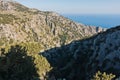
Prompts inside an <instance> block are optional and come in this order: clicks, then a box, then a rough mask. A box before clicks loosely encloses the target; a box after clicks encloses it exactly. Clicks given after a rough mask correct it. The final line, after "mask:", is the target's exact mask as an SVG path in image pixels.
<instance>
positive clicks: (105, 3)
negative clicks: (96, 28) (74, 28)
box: [16, 0, 120, 14]
mask: <svg viewBox="0 0 120 80" xmlns="http://www.w3.org/2000/svg"><path fill="white" fill-rule="evenodd" d="M16 1H17V2H20V3H22V4H24V5H26V6H28V7H30V8H37V9H39V10H42V11H55V12H58V13H61V14H120V0H16Z"/></svg>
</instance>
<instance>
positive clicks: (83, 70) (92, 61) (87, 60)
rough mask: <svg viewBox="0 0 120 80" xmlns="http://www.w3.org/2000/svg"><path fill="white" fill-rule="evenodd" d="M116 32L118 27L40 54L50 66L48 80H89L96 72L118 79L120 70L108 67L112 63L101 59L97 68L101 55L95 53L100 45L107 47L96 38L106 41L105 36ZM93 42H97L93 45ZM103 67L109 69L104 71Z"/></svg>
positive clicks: (119, 28) (105, 50) (119, 27)
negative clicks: (100, 63)
mask: <svg viewBox="0 0 120 80" xmlns="http://www.w3.org/2000/svg"><path fill="white" fill-rule="evenodd" d="M118 30H120V26H118V27H115V28H112V29H108V30H107V31H106V32H102V33H99V34H97V35H94V36H92V37H90V38H86V39H83V40H78V41H73V42H72V43H70V44H68V45H63V46H61V47H55V48H52V49H49V50H46V51H44V52H42V53H40V55H42V56H43V57H45V58H46V59H47V61H48V62H49V64H50V65H51V66H52V70H51V71H50V72H49V73H48V75H49V77H48V80H57V79H62V80H63V79H66V80H90V79H92V78H93V76H94V75H95V74H96V73H97V72H98V71H101V72H102V73H103V72H106V73H107V74H110V73H113V74H114V75H116V77H118V76H119V73H120V70H119V69H116V68H114V67H113V66H112V65H109V62H110V63H111V64H112V61H110V60H107V61H108V62H106V61H104V58H101V60H103V61H104V62H103V64H102V65H101V66H98V64H99V61H98V60H97V57H101V56H102V54H101V55H98V53H97V52H99V50H98V51H96V49H99V48H100V47H101V44H103V43H104V44H105V45H107V44H106V43H105V42H104V41H103V42H100V40H102V39H100V40H98V39H97V38H98V37H101V38H103V40H106V37H104V36H105V35H107V34H111V33H113V32H116V31H118ZM94 40H98V41H96V43H94V42H95V41H94ZM103 48H104V47H103ZM94 52H96V54H94ZM104 52H107V49H104ZM116 57H117V56H116ZM117 61H118V60H117ZM117 64H119V63H117ZM105 67H110V68H109V69H105ZM51 78H52V79H51Z"/></svg>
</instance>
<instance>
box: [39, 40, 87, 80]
mask: <svg viewBox="0 0 120 80" xmlns="http://www.w3.org/2000/svg"><path fill="white" fill-rule="evenodd" d="M81 41H82V40H81ZM83 41H84V40H83ZM80 44H81V43H80V41H73V42H72V43H71V44H68V45H63V46H61V47H55V48H52V49H49V50H46V51H44V52H42V53H40V55H42V56H44V57H45V58H46V59H47V61H48V62H49V64H50V65H51V66H52V70H51V71H49V73H48V75H49V77H48V79H47V80H58V79H61V80H85V70H84V66H85V62H87V60H88V59H87V56H86V55H81V59H80V60H78V59H75V57H74V53H75V51H76V50H77V49H78V47H79V45H80ZM83 56H84V57H83ZM85 56H86V58H85ZM78 57H80V56H78Z"/></svg>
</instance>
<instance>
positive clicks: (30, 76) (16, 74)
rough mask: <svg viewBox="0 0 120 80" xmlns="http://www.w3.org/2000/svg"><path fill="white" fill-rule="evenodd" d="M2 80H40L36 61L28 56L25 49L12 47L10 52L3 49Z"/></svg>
mask: <svg viewBox="0 0 120 80" xmlns="http://www.w3.org/2000/svg"><path fill="white" fill-rule="evenodd" d="M0 55H1V56H0V80H39V79H35V78H36V77H38V74H37V71H36V69H35V65H34V63H33V61H34V59H33V58H32V57H31V56H28V55H27V50H26V48H25V47H22V46H19V45H16V46H11V48H10V49H9V50H8V52H5V49H1V54H0Z"/></svg>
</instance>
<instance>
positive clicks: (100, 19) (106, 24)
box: [63, 14, 120, 28]
mask: <svg viewBox="0 0 120 80" xmlns="http://www.w3.org/2000/svg"><path fill="white" fill-rule="evenodd" d="M63 16H64V17H67V18H69V19H71V20H73V21H75V22H78V23H82V24H85V25H91V26H97V27H98V26H100V27H103V28H111V27H115V26H118V25H120V15H70V14H69V15H68V14H63Z"/></svg>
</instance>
